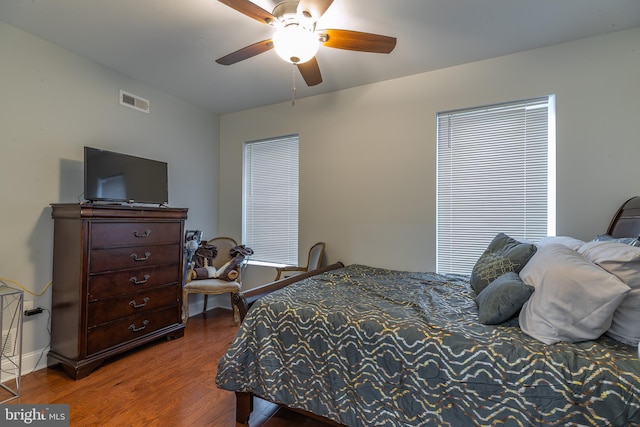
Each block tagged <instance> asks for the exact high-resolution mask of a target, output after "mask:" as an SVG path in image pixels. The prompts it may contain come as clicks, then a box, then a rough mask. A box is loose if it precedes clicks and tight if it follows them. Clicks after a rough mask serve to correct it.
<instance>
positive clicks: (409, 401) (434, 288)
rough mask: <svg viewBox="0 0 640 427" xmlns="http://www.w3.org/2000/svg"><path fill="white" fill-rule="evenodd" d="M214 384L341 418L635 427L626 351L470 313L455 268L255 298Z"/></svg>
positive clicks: (324, 278)
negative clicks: (550, 340) (533, 333)
mask: <svg viewBox="0 0 640 427" xmlns="http://www.w3.org/2000/svg"><path fill="white" fill-rule="evenodd" d="M216 383H217V385H218V387H220V388H222V389H226V390H232V391H245V392H252V393H254V394H256V395H258V396H262V397H265V398H267V399H269V400H271V401H273V402H276V403H280V404H284V405H286V406H289V407H292V408H298V409H303V410H305V411H309V412H313V413H315V414H318V415H322V416H324V417H327V418H329V419H332V420H334V421H337V422H340V423H342V424H346V425H349V426H367V427H368V426H453V427H460V426H479V425H481V426H485V425H504V426H536V425H544V426H567V425H587V426H609V425H615V426H628V425H640V361H638V354H637V350H636V349H635V348H633V347H629V346H626V345H624V344H620V343H618V342H616V341H613V340H610V339H608V338H601V339H600V340H598V341H587V342H582V343H578V344H568V343H558V344H554V345H545V344H543V343H541V342H539V341H536V340H535V339H533V338H530V337H529V336H527V335H525V334H524V333H523V332H522V331H521V330H520V328H519V327H518V324H517V318H516V319H514V320H512V321H510V323H508V324H503V325H500V326H485V325H482V324H480V323H478V310H477V307H476V304H475V301H474V293H473V291H472V290H471V288H470V286H469V283H468V281H467V278H466V277H464V276H457V275H447V276H443V275H437V274H434V273H411V272H400V271H392V270H384V269H378V268H372V267H367V266H363V265H352V266H348V267H345V268H342V269H339V270H334V271H330V272H328V273H325V274H322V275H319V276H314V277H311V278H308V279H305V280H303V281H300V282H298V283H296V284H294V285H291V286H289V287H287V288H284V289H282V290H280V291H277V292H274V293H273V294H270V295H268V296H266V297H264V298H262V299H260V300H258V301H257V302H256V303H255V304H254V306H253V307H252V308H251V310H250V311H249V313H248V315H247V317H246V318H245V321H244V322H243V324H242V326H241V328H240V330H239V332H238V335H237V337H236V338H235V340H234V341H233V343H232V344H231V346H230V348H229V350H228V352H227V353H226V355H225V356H224V357H223V358H222V359H221V360H220V364H219V370H218V375H217V377H216Z"/></svg>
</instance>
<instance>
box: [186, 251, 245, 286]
mask: <svg viewBox="0 0 640 427" xmlns="http://www.w3.org/2000/svg"><path fill="white" fill-rule="evenodd" d="M214 250H215V249H214ZM229 255H230V256H232V257H233V258H232V259H231V260H230V261H229V262H227V263H226V264H224V265H223V266H222V267H220V268H215V267H209V265H208V259H207V258H206V257H205V258H204V260H203V264H204V265H203V266H202V267H197V266H196V267H194V268H193V271H192V272H191V273H190V274H189V275H188V276H187V282H190V281H191V280H197V279H221V280H227V281H233V280H235V279H237V278H238V268H239V267H240V266H241V265H242V263H243V262H244V260H245V258H246V257H248V256H251V255H253V249H251V248H248V247H246V246H245V245H238V246H235V247H233V248H231V250H230V251H229Z"/></svg>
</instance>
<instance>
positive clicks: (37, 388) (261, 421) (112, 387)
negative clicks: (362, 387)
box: [9, 309, 326, 427]
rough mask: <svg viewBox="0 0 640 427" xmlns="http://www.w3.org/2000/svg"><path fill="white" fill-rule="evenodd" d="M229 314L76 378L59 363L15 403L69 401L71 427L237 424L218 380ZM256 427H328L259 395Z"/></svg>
mask: <svg viewBox="0 0 640 427" xmlns="http://www.w3.org/2000/svg"><path fill="white" fill-rule="evenodd" d="M237 330H238V327H237V326H236V325H234V323H233V319H232V316H231V312H230V311H228V310H223V309H215V310H210V311H208V312H207V315H206V316H203V315H201V314H198V315H196V316H194V317H192V318H190V319H189V322H188V324H187V328H186V330H185V335H184V337H182V338H178V339H176V340H172V341H166V340H159V341H157V342H155V343H152V344H149V345H147V346H144V347H142V348H139V349H137V350H134V351H131V352H128V353H126V354H124V355H122V356H119V357H115V358H112V359H108V360H107V361H106V363H105V364H104V365H103V366H101V367H100V368H98V369H97V370H95V371H94V372H93V373H92V374H91V375H89V376H88V377H86V378H83V379H81V380H78V381H74V380H72V379H70V378H69V377H67V375H66V374H65V373H64V371H63V370H62V368H60V367H59V366H57V367H53V368H47V369H41V370H39V371H36V372H33V373H30V374H28V375H25V376H24V377H23V378H22V383H21V389H22V390H21V396H20V397H19V398H17V399H14V400H12V401H10V402H9V403H10V404H13V403H20V404H46V403H52V404H53V403H60V404H69V405H70V415H71V423H70V424H71V426H73V427H75V426H163V427H164V426H189V427H192V426H216V427H218V426H219V427H231V426H235V395H234V393H232V392H229V391H225V390H220V389H218V388H217V387H216V385H215V375H216V372H217V368H218V360H219V359H220V357H221V356H222V355H223V353H224V352H225V351H226V349H227V347H228V346H229V344H230V343H231V341H232V340H233V338H234V337H235V335H236V332H237ZM254 405H255V410H254V412H253V414H252V415H251V419H250V425H251V427H284V426H300V427H324V426H326V424H324V423H322V422H321V421H318V420H314V419H311V418H307V417H304V416H303V415H300V414H297V413H294V412H291V411H287V410H284V409H278V407H277V406H275V405H273V404H271V403H268V402H265V401H262V400H257V401H256V402H255V404H254Z"/></svg>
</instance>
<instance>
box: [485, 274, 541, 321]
mask: <svg viewBox="0 0 640 427" xmlns="http://www.w3.org/2000/svg"><path fill="white" fill-rule="evenodd" d="M532 293H533V286H529V285H526V284H524V283H523V282H522V280H520V276H518V273H514V272H513V271H510V272H509V273H505V274H503V275H502V276H500V277H498V278H497V279H496V280H494V281H493V282H491V283H489V286H487V287H486V288H484V289H483V290H482V292H480V294H479V295H478V297H477V298H476V304H478V311H479V313H478V316H479V317H480V323H483V324H485V325H496V324H498V323H502V322H504V321H507V320H509V319H511V318H512V317H513V316H514V315H515V314H516V313H518V311H520V309H521V308H522V305H523V304H524V303H525V302H526V301H527V300H528V299H529V297H530V296H531V294H532Z"/></svg>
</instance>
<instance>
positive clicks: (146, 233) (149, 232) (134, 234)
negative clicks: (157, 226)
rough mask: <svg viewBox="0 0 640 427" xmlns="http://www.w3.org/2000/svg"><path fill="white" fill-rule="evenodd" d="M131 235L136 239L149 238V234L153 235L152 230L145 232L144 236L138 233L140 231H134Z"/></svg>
mask: <svg viewBox="0 0 640 427" xmlns="http://www.w3.org/2000/svg"><path fill="white" fill-rule="evenodd" d="M131 233H132V234H133V236H134V237H140V238H144V237H149V234H151V230H144V233H142V234H140V233H138V230H133V231H132V232H131Z"/></svg>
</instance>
